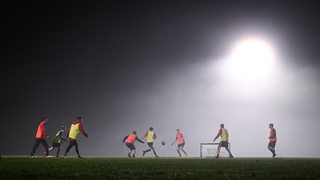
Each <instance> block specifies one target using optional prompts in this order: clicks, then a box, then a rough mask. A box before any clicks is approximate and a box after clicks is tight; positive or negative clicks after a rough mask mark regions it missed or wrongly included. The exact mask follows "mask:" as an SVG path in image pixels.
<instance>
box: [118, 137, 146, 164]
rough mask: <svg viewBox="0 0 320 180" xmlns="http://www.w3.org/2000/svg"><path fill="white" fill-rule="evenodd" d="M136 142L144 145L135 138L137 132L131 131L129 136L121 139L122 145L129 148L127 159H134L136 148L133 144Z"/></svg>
mask: <svg viewBox="0 0 320 180" xmlns="http://www.w3.org/2000/svg"><path fill="white" fill-rule="evenodd" d="M136 140H137V141H139V142H141V143H144V142H143V141H141V140H140V139H139V138H138V137H137V132H136V131H133V132H132V133H131V134H129V135H128V136H126V137H124V138H123V141H122V142H123V143H124V142H125V143H126V146H127V147H128V148H129V153H128V157H129V158H131V157H133V158H135V157H136V147H135V146H134V143H135V142H136Z"/></svg>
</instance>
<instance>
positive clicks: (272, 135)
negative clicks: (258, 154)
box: [268, 123, 277, 157]
mask: <svg viewBox="0 0 320 180" xmlns="http://www.w3.org/2000/svg"><path fill="white" fill-rule="evenodd" d="M269 128H270V136H269V144H268V149H269V150H270V151H271V152H272V157H276V155H277V154H276V150H275V147H276V142H277V133H276V129H274V127H273V124H272V123H270V124H269Z"/></svg>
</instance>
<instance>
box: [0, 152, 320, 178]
mask: <svg viewBox="0 0 320 180" xmlns="http://www.w3.org/2000/svg"><path fill="white" fill-rule="evenodd" d="M319 178H320V159H319V158H274V159H272V158H234V159H200V158H182V159H179V158H158V159H156V158H136V159H129V158H121V157H84V159H78V158H72V157H71V158H70V157H69V158H66V159H62V158H42V157H39V158H34V159H31V158H30V157H26V156H24V157H23V156H20V157H14V156H5V157H2V158H1V160H0V179H1V180H2V179H92V180H94V179H319Z"/></svg>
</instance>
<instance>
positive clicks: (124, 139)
mask: <svg viewBox="0 0 320 180" xmlns="http://www.w3.org/2000/svg"><path fill="white" fill-rule="evenodd" d="M128 136H129V135H128ZM128 136H126V137H124V138H123V140H122V143H124V142H125V141H126V139H127V138H128Z"/></svg>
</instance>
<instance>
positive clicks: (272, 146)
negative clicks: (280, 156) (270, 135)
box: [268, 142, 276, 148]
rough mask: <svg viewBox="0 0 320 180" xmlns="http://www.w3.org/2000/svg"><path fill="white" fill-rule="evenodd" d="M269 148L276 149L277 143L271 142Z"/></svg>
mask: <svg viewBox="0 0 320 180" xmlns="http://www.w3.org/2000/svg"><path fill="white" fill-rule="evenodd" d="M268 147H271V148H275V147H276V142H269V144H268Z"/></svg>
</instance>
